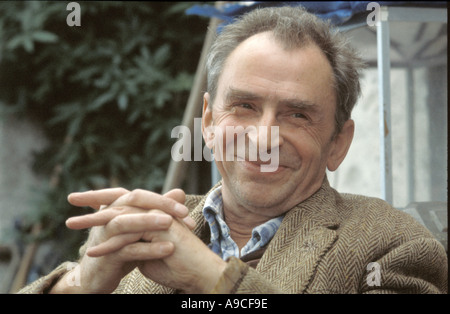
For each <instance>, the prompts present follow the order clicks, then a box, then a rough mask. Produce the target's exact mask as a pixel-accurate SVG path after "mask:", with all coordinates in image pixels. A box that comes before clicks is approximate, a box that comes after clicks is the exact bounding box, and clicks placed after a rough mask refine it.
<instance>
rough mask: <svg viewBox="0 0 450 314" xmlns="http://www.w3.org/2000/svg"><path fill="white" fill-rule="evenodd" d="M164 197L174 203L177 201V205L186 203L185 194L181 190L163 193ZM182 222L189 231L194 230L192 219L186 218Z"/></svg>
mask: <svg viewBox="0 0 450 314" xmlns="http://www.w3.org/2000/svg"><path fill="white" fill-rule="evenodd" d="M164 196H165V197H168V198H171V199H173V200H174V201H177V202H178V203H181V204H183V205H184V203H185V202H186V193H184V191H183V190H182V189H173V190H170V191H169V192H167V193H165V194H164ZM183 222H184V223H185V224H186V226H187V227H188V228H189V229H191V230H193V229H194V228H195V225H196V223H195V221H194V219H192V218H191V217H189V216H187V217H185V218H183Z"/></svg>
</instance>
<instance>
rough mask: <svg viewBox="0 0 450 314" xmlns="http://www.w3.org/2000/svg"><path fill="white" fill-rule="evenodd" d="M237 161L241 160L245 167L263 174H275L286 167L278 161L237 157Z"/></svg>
mask: <svg viewBox="0 0 450 314" xmlns="http://www.w3.org/2000/svg"><path fill="white" fill-rule="evenodd" d="M237 161H238V162H242V163H243V164H244V165H245V168H247V169H249V170H251V171H252V172H259V173H263V174H271V173H273V174H275V173H279V172H281V171H283V170H284V169H286V167H284V166H281V165H278V163H275V164H271V163H270V162H262V161H250V160H245V159H243V158H237Z"/></svg>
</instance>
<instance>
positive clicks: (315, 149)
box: [284, 130, 327, 166]
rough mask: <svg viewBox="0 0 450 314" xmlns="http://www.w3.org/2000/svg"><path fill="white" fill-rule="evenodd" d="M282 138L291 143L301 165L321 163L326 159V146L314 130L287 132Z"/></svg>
mask: <svg viewBox="0 0 450 314" xmlns="http://www.w3.org/2000/svg"><path fill="white" fill-rule="evenodd" d="M284 140H285V142H287V143H290V144H291V145H292V147H293V149H294V150H295V153H296V155H297V156H298V157H299V158H300V159H301V161H302V165H303V166H305V165H308V164H315V163H317V162H320V163H322V162H323V160H326V156H325V155H326V152H327V147H326V146H325V145H323V141H322V140H321V138H320V137H318V134H316V133H314V132H306V131H304V130H303V131H301V132H300V131H297V132H289V133H288V134H287V135H285V137H284ZM291 156H292V153H291Z"/></svg>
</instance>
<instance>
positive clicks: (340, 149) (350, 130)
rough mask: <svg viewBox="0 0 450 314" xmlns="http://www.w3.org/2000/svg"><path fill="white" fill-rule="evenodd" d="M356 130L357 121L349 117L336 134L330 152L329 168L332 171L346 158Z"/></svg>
mask: <svg viewBox="0 0 450 314" xmlns="http://www.w3.org/2000/svg"><path fill="white" fill-rule="evenodd" d="M354 132H355V122H354V121H353V120H352V119H348V120H347V121H346V122H345V123H344V126H343V127H342V130H341V132H339V133H338V134H336V135H335V137H334V139H333V141H332V143H331V149H330V154H329V155H328V161H327V168H328V170H330V171H335V170H336V169H337V168H338V167H339V165H340V164H341V163H342V161H343V160H344V158H345V156H346V155H347V152H348V150H349V148H350V144H351V143H352V140H353V134H354Z"/></svg>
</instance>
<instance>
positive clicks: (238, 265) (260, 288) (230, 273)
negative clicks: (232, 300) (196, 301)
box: [211, 257, 283, 294]
mask: <svg viewBox="0 0 450 314" xmlns="http://www.w3.org/2000/svg"><path fill="white" fill-rule="evenodd" d="M227 262H228V263H227V267H226V268H225V271H224V272H223V274H222V277H221V278H220V279H219V281H218V282H217V284H216V286H215V288H214V289H213V291H212V292H211V293H217V294H234V293H239V294H241V293H242V294H252V293H254V294H262V293H264V294H270V293H277V294H280V293H283V291H282V290H281V289H279V288H277V287H274V285H273V284H271V283H270V282H269V281H268V280H267V279H265V278H264V277H263V276H261V275H260V274H259V273H258V272H257V271H256V270H255V269H253V268H251V267H250V266H248V265H247V264H246V263H244V262H243V261H241V260H240V259H238V258H236V257H230V258H229V259H228V260H227Z"/></svg>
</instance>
